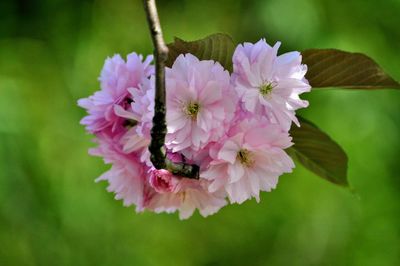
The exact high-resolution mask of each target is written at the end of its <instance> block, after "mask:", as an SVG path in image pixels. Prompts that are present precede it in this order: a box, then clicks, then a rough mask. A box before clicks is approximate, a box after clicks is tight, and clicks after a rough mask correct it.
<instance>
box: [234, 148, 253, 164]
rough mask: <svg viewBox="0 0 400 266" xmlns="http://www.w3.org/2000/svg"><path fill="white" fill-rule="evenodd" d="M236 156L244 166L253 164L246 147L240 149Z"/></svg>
mask: <svg viewBox="0 0 400 266" xmlns="http://www.w3.org/2000/svg"><path fill="white" fill-rule="evenodd" d="M236 158H237V159H238V160H239V161H240V163H241V164H242V165H244V166H246V167H251V166H252V165H253V164H254V160H253V159H252V158H251V152H250V151H249V150H247V149H240V150H239V151H238V153H237V156H236Z"/></svg>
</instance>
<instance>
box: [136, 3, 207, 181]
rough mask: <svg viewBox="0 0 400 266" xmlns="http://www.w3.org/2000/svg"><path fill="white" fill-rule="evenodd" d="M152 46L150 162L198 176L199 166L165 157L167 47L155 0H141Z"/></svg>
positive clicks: (181, 173) (180, 174)
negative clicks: (152, 84) (152, 103)
mask: <svg viewBox="0 0 400 266" xmlns="http://www.w3.org/2000/svg"><path fill="white" fill-rule="evenodd" d="M143 4H144V9H145V11H146V17H147V22H148V25H149V29H150V33H151V38H152V41H153V46H154V58H155V66H156V76H155V80H156V93H155V102H154V117H153V128H152V129H151V143H150V146H149V150H150V153H151V157H150V159H151V162H152V163H153V165H154V167H155V168H157V169H167V170H169V171H170V172H171V173H173V174H175V175H178V176H182V177H188V178H196V179H197V178H199V167H198V166H197V165H190V164H185V163H174V162H172V161H170V160H168V158H167V157H166V152H165V148H164V144H165V135H166V133H167V125H166V122H165V115H166V105H165V94H166V92H165V62H166V61H167V59H168V47H167V45H166V44H165V42H164V39H163V35H162V31H161V26H160V20H159V18H158V12H157V6H156V2H155V0H143Z"/></svg>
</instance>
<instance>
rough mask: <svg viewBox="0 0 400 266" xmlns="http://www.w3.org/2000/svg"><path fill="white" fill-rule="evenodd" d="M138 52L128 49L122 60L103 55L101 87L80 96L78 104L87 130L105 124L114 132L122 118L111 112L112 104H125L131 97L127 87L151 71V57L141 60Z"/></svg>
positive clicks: (137, 83) (95, 131) (124, 105)
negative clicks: (105, 58) (104, 59)
mask: <svg viewBox="0 0 400 266" xmlns="http://www.w3.org/2000/svg"><path fill="white" fill-rule="evenodd" d="M142 60H143V57H142V56H141V55H138V54H136V53H131V54H129V55H128V57H127V61H126V62H125V61H124V60H123V59H122V58H121V56H120V55H114V56H113V57H112V58H107V60H106V62H105V64H104V67H103V70H102V71H101V75H100V78H99V80H100V83H101V90H100V91H97V92H95V93H94V94H93V95H92V96H89V97H88V98H84V99H80V100H79V101H78V105H79V106H81V107H83V108H85V109H86V110H87V112H88V115H87V116H86V117H84V118H83V119H82V120H81V124H82V125H85V126H86V130H87V131H89V132H90V133H97V132H100V131H102V130H104V129H106V128H108V127H110V128H111V129H112V130H111V131H110V132H115V131H116V130H117V129H118V128H119V127H121V126H123V123H124V122H126V120H125V119H122V118H121V117H120V116H118V115H116V114H115V110H114V109H115V108H116V106H119V108H120V109H126V108H127V107H129V104H130V102H131V101H132V98H131V97H130V95H129V93H128V88H136V87H138V85H139V83H140V82H141V81H142V80H143V79H146V78H148V77H150V75H152V74H153V73H154V67H153V66H152V65H150V63H151V61H152V60H153V57H152V56H151V55H150V56H147V57H146V59H145V60H144V61H142Z"/></svg>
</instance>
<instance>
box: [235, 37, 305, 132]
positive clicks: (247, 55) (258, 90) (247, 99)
mask: <svg viewBox="0 0 400 266" xmlns="http://www.w3.org/2000/svg"><path fill="white" fill-rule="evenodd" d="M279 46H280V43H279V42H278V43H276V44H275V45H274V46H273V47H271V46H269V45H268V44H267V43H266V41H265V40H264V39H261V40H260V41H258V42H257V43H255V44H252V43H244V44H243V45H238V46H237V48H236V50H235V52H234V55H233V71H234V74H233V75H232V79H233V83H234V86H235V89H236V90H237V91H238V93H239V95H240V97H241V100H242V102H243V105H244V108H245V109H246V110H247V111H249V112H251V113H253V114H258V115H261V116H267V117H268V118H269V119H270V121H271V122H273V123H279V124H280V125H281V126H282V128H283V129H284V130H288V129H289V128H290V125H291V122H292V121H294V122H295V123H296V124H297V125H299V123H298V120H297V118H296V116H295V110H297V109H299V108H303V107H307V106H308V102H307V101H305V100H301V99H300V98H299V95H300V94H301V93H303V92H308V91H310V89H311V87H310V85H309V84H308V82H307V80H306V79H305V78H304V75H305V74H306V72H307V66H306V65H302V64H301V54H300V53H299V52H289V53H286V54H283V55H280V56H277V52H278V48H279Z"/></svg>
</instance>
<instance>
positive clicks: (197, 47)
mask: <svg viewBox="0 0 400 266" xmlns="http://www.w3.org/2000/svg"><path fill="white" fill-rule="evenodd" d="M168 48H169V54H168V60H167V62H166V66H168V67H171V66H172V64H173V63H174V62H175V59H176V58H177V57H178V56H179V55H180V54H186V53H191V54H193V55H195V56H196V57H197V58H199V59H200V60H214V61H217V62H219V63H220V64H221V65H222V66H223V67H224V68H225V69H226V70H228V71H229V72H232V55H233V52H234V50H235V44H234V43H233V41H232V38H231V37H230V36H229V35H227V34H223V33H217V34H212V35H210V36H207V37H205V38H204V39H200V40H196V41H191V42H187V41H184V40H181V39H179V38H175V41H174V42H173V43H170V44H168Z"/></svg>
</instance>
